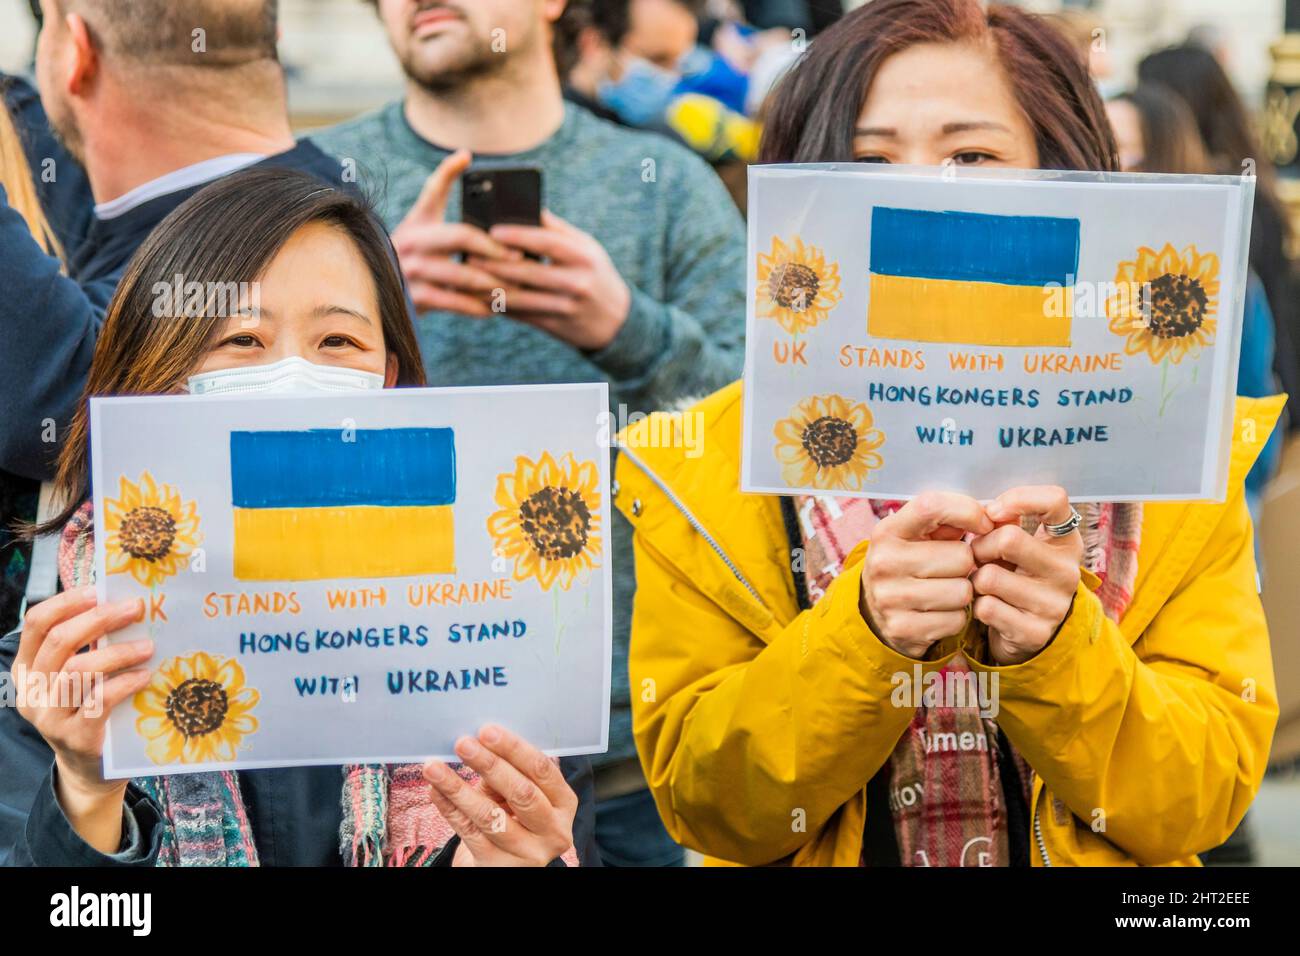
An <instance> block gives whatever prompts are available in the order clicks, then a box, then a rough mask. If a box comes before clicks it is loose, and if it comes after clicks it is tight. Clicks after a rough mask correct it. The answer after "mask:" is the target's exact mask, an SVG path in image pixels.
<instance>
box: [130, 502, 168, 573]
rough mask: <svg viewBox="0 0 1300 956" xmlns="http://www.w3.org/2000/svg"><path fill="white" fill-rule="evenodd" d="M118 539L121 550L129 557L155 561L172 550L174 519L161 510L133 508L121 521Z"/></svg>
mask: <svg viewBox="0 0 1300 956" xmlns="http://www.w3.org/2000/svg"><path fill="white" fill-rule="evenodd" d="M118 537H119V539H120V540H121V542H122V549H123V550H124V551H126V553H127V554H129V555H131V557H133V558H143V559H144V560H146V561H157V560H159V559H160V558H165V557H167V555H168V553H169V552H170V551H171V549H172V543H173V542H175V540H176V519H175V518H173V517H172V516H171V514H170V513H169V512H167V511H164V510H163V509H162V508H135V509H132V510H131V511H130V512H128V513H127V515H126V517H124V518H123V519H122V528H121V530H120V531H119V532H118Z"/></svg>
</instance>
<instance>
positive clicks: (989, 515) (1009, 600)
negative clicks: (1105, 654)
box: [860, 485, 1084, 665]
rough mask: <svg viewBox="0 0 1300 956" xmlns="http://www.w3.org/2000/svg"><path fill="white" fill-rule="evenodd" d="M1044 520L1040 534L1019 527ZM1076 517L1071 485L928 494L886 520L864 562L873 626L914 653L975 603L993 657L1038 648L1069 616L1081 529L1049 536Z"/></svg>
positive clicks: (1016, 657)
mask: <svg viewBox="0 0 1300 956" xmlns="http://www.w3.org/2000/svg"><path fill="white" fill-rule="evenodd" d="M1024 516H1033V517H1037V518H1038V519H1039V520H1040V522H1041V523H1040V526H1039V528H1038V529H1037V531H1036V532H1035V533H1033V534H1030V533H1029V532H1027V531H1025V530H1024V529H1023V528H1022V527H1021V526H1020V519H1021V517H1024ZM1069 517H1070V502H1069V498H1068V496H1067V495H1066V492H1065V489H1064V488H1059V487H1056V486H1050V485H1038V486H1025V487H1020V488H1012V489H1011V490H1010V491H1007V492H1006V493H1004V494H1002V495H1001V496H999V497H998V498H997V499H996V500H994V501H992V502H990V503H989V504H988V505H982V504H980V503H979V502H978V501H976V500H975V499H974V498H968V497H967V496H965V495H956V494H947V493H942V492H927V493H925V494H922V495H919V496H917V497H916V498H913V499H912V500H911V501H909V502H908V503H907V504H906V505H904V506H903V507H902V508H900V509H899V510H898V511H897V512H896V513H895V514H892V515H890V516H889V517H888V518H885V519H883V520H882V521H881V522H880V523H879V524H877V525H876V527H875V529H874V530H873V531H872V534H871V546H870V548H868V550H867V557H866V561H865V562H864V563H863V566H862V586H861V598H860V606H861V610H862V616H863V618H864V619H865V620H866V622H867V624H868V625H869V626H870V627H871V629H872V631H873V632H874V633H875V634H876V636H877V637H879V638H880V639H881V640H882V641H884V642H885V643H886V644H887V645H889V646H890V647H892V648H893V649H894V650H896V651H898V652H899V653H900V654H903V655H905V656H907V657H911V658H915V659H917V660H920V659H923V658H924V657H925V655H926V652H927V651H929V649H930V647H931V645H933V644H934V643H936V642H937V641H941V640H943V639H944V638H946V637H951V636H952V635H954V634H958V633H960V632H961V630H962V629H963V628H964V627H965V626H966V612H967V609H968V608H969V609H970V610H971V613H972V614H973V615H974V617H975V619H976V620H978V621H981V622H982V623H984V624H986V625H988V633H989V656H990V657H991V659H992V661H993V662H994V663H995V664H999V665H1008V664H1020V663H1023V662H1024V661H1027V660H1029V659H1030V658H1031V657H1033V656H1035V655H1036V654H1038V653H1039V652H1040V651H1041V650H1042V649H1043V648H1044V647H1046V646H1047V645H1048V643H1049V642H1050V641H1051V640H1052V638H1053V636H1055V634H1056V632H1057V630H1058V629H1059V628H1060V626H1061V624H1062V622H1064V620H1065V618H1066V615H1067V614H1069V612H1070V607H1071V605H1072V603H1073V600H1074V594H1075V591H1076V590H1077V589H1078V586H1079V578H1080V571H1079V566H1080V563H1081V562H1082V560H1083V550H1084V548H1083V536H1082V535H1081V534H1080V533H1079V531H1078V530H1077V529H1076V530H1075V531H1072V532H1071V533H1070V534H1068V535H1062V536H1059V537H1054V536H1052V535H1049V534H1048V533H1047V531H1046V530H1045V529H1044V528H1043V527H1042V524H1061V523H1063V522H1065V521H1067V520H1068V519H1069Z"/></svg>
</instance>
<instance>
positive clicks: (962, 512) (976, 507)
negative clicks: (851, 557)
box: [872, 491, 993, 541]
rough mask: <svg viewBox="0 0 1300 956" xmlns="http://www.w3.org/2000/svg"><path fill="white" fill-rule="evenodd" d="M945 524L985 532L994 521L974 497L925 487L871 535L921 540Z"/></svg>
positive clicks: (976, 532) (975, 532)
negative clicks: (930, 489) (925, 488)
mask: <svg viewBox="0 0 1300 956" xmlns="http://www.w3.org/2000/svg"><path fill="white" fill-rule="evenodd" d="M944 527H948V528H957V529H960V530H962V531H969V532H971V533H973V534H987V533H988V532H989V531H992V530H993V522H992V521H991V520H989V516H988V515H987V514H986V513H985V510H984V507H983V506H982V505H981V504H980V503H979V502H978V501H976V500H975V499H974V498H971V497H968V496H966V495H955V494H950V493H948V492H943V491H927V492H925V493H923V494H920V495H917V496H916V497H915V498H913V499H912V500H911V501H909V502H908V503H907V504H905V505H903V507H902V508H900V509H899V510H898V511H896V512H894V513H893V514H892V515H890V516H889V517H888V518H885V519H884V520H883V521H881V522H880V524H878V525H877V526H876V532H875V534H873V535H872V537H873V539H874V537H875V536H876V534H887V535H891V536H893V537H897V538H902V539H904V540H906V541H921V540H924V539H925V538H928V537H929V536H930V535H931V534H933V533H934V532H936V531H938V530H939V529H940V528H944Z"/></svg>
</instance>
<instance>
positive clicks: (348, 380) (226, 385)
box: [188, 355, 384, 395]
mask: <svg viewBox="0 0 1300 956" xmlns="http://www.w3.org/2000/svg"><path fill="white" fill-rule="evenodd" d="M188 384H189V388H190V394H191V395H248V394H258V393H262V394H268V393H269V394H284V393H294V394H304V393H312V392H352V391H357V390H359V389H360V390H364V389H372V388H383V387H384V376H382V375H376V374H375V373H374V372H362V371H359V370H357V369H354V368H340V367H338V366H335V365H313V364H312V363H311V362H308V361H307V360H306V359H305V358H300V357H299V356H297V355H295V356H292V357H291V358H287V359H282V360H281V361H279V362H272V363H271V364H270V365H245V366H242V367H241V368H223V369H218V370H217V371H215V372H202V373H200V374H198V375H191V376H190V377H189V380H188Z"/></svg>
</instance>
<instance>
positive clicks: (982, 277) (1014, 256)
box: [867, 206, 1079, 347]
mask: <svg viewBox="0 0 1300 956" xmlns="http://www.w3.org/2000/svg"><path fill="white" fill-rule="evenodd" d="M870 268H871V302H870V304H869V306H868V309H869V311H868V315H867V331H868V332H870V333H871V335H872V336H874V337H876V338H881V339H908V340H911V341H917V342H949V343H952V344H954V345H957V344H960V345H987V346H1054V347H1064V346H1068V345H1069V344H1070V322H1071V319H1072V317H1073V312H1074V302H1073V291H1072V290H1073V287H1074V282H1075V276H1077V275H1078V271H1079V220H1077V219H1061V218H1052V217H1050V216H991V215H987V214H984V213H974V212H929V211H925V210H918V209H893V208H890V207H888V206H876V207H875V208H873V209H872V211H871V267H870ZM1049 283H1056V285H1055V286H1052V287H1049Z"/></svg>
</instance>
